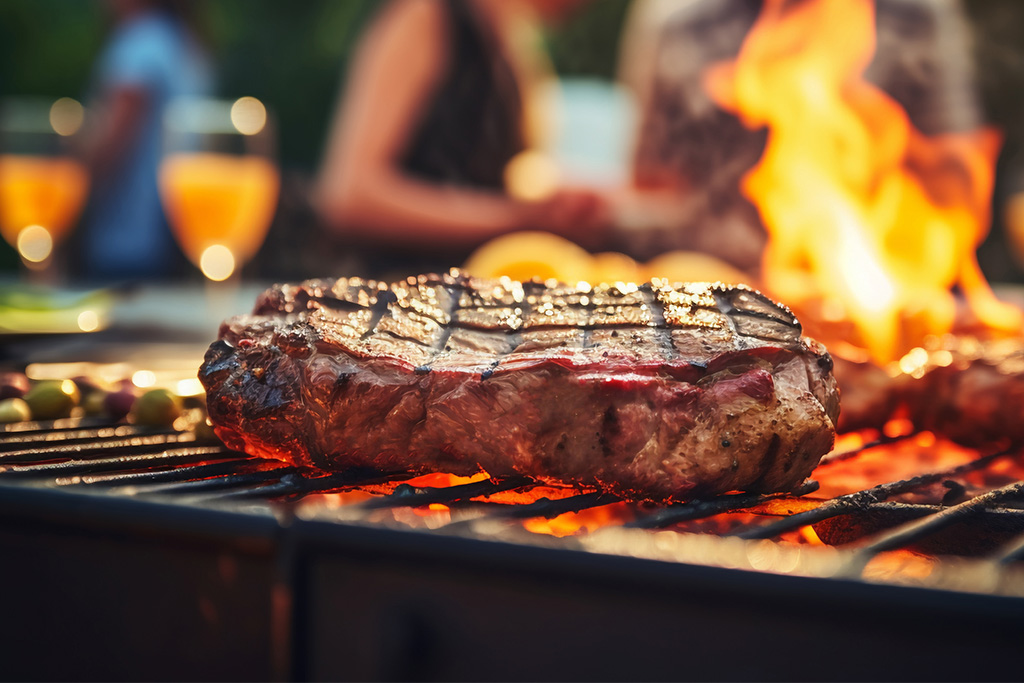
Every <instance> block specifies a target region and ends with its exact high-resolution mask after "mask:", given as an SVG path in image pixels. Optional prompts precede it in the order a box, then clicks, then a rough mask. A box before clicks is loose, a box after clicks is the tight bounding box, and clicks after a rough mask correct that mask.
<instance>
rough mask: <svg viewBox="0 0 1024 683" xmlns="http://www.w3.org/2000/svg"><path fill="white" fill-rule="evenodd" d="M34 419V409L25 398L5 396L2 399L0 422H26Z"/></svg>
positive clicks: (0, 402) (0, 403)
mask: <svg viewBox="0 0 1024 683" xmlns="http://www.w3.org/2000/svg"><path fill="white" fill-rule="evenodd" d="M31 419H32V409H31V408H29V407H28V404H27V403H25V400H24V399H20V398H5V399H4V400H2V401H0V423H7V422H24V421H25V420H31Z"/></svg>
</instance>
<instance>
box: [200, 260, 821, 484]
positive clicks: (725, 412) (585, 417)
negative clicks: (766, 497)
mask: <svg viewBox="0 0 1024 683" xmlns="http://www.w3.org/2000/svg"><path fill="white" fill-rule="evenodd" d="M831 368H832V360H831V358H830V357H829V355H828V353H827V352H826V351H825V349H824V348H823V347H822V346H820V345H819V344H817V343H816V342H813V341H811V340H808V339H802V338H801V336H800V325H799V323H798V322H797V321H796V319H795V318H794V317H793V315H792V313H790V311H789V310H788V309H786V308H785V307H783V306H780V305H779V304H776V303H773V302H772V301H770V300H769V299H767V298H766V297H764V296H763V295H761V294H760V293H758V292H756V291H754V290H751V289H749V288H747V287H743V286H727V285H722V284H708V283H696V284H682V285H675V286H670V285H669V284H668V283H667V282H666V281H661V280H654V281H653V282H652V283H647V284H643V285H635V284H627V283H616V284H613V285H599V286H594V287H592V286H590V285H588V284H587V283H579V284H578V285H565V284H558V283H555V282H553V281H548V282H545V283H542V282H539V281H533V282H525V283H520V282H516V281H513V280H509V279H507V278H502V279H497V280H484V279H476V278H471V277H468V276H466V275H464V274H462V273H460V272H458V271H455V270H453V271H452V272H451V273H449V274H445V275H421V276H419V277H414V278H409V279H407V280H403V281H399V282H396V283H391V284H388V283H383V282H375V281H372V280H362V279H357V278H351V279H337V280H310V281H307V282H304V283H302V284H298V285H277V286H275V287H273V288H271V289H269V290H268V291H266V292H264V293H263V294H262V295H260V297H259V298H258V300H257V303H256V307H255V309H254V311H253V313H252V315H246V316H239V317H235V318H232V319H230V320H228V321H226V322H225V323H224V324H223V325H222V326H221V330H220V339H219V340H218V341H216V342H214V343H213V345H212V346H211V347H210V349H209V351H208V352H207V354H206V358H205V361H204V363H203V366H202V368H201V369H200V375H199V376H200V379H201V380H202V382H203V384H204V386H205V387H206V391H207V400H208V405H209V415H210V418H211V421H212V422H213V424H214V427H215V429H216V431H217V434H218V435H219V436H220V437H221V438H222V439H223V440H224V442H225V443H226V444H227V445H229V446H231V447H233V448H237V449H240V450H241V449H244V450H245V451H246V452H247V453H250V454H252V455H256V456H261V457H268V458H277V459H280V460H284V461H286V462H289V463H291V464H293V465H296V466H301V467H314V468H320V469H325V470H337V469H340V468H355V467H369V468H375V469H378V470H383V471H406V472H417V473H419V472H428V471H441V472H448V473H452V474H458V475H471V474H476V473H479V472H480V471H485V472H487V473H488V474H489V475H490V476H492V477H500V476H509V475H525V476H528V477H532V478H535V479H538V480H542V481H545V482H552V483H563V484H564V483H569V484H574V485H580V486H588V487H599V488H601V489H604V490H609V491H613V492H616V493H618V494H620V495H622V496H624V497H627V498H630V499H651V500H669V499H679V498H683V497H688V496H696V495H707V494H714V493H721V492H725V491H730V490H748V491H786V490H792V489H794V488H796V487H797V486H799V485H800V484H801V483H802V482H803V481H804V479H805V477H807V475H808V474H809V473H810V472H811V470H813V469H814V467H815V465H816V464H817V463H818V461H819V459H820V458H821V456H822V455H823V454H825V453H826V452H828V451H829V450H830V448H831V447H832V443H833V440H834V435H835V431H834V424H835V422H836V419H837V416H838V411H839V401H838V394H837V391H836V385H835V380H834V379H833V378H832V375H831Z"/></svg>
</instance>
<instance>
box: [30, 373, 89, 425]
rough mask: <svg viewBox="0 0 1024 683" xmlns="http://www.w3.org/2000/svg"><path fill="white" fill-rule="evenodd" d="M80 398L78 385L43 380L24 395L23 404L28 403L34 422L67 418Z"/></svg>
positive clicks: (66, 381)
mask: <svg viewBox="0 0 1024 683" xmlns="http://www.w3.org/2000/svg"><path fill="white" fill-rule="evenodd" d="M81 398H82V395H81V393H80V392H79V391H78V385H76V384H75V383H74V382H72V381H71V380H69V379H63V380H62V379H49V380H44V381H42V382H39V383H38V384H36V385H35V386H34V387H32V388H31V389H29V391H28V393H27V394H25V402H26V403H28V407H29V408H30V409H31V410H32V417H33V418H34V419H36V420H55V419H57V418H60V417H67V416H68V415H70V414H71V410H72V408H74V407H75V406H77V405H78V402H79V401H80V400H81Z"/></svg>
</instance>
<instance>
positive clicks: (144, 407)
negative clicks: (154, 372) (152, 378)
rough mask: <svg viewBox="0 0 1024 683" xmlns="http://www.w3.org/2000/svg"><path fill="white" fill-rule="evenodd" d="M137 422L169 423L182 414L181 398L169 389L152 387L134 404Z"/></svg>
mask: <svg viewBox="0 0 1024 683" xmlns="http://www.w3.org/2000/svg"><path fill="white" fill-rule="evenodd" d="M132 415H133V416H134V418H135V424H140V425H147V426H150V427H158V426H164V425H169V424H171V423H172V422H174V421H175V420H176V419H177V418H178V416H180V415H181V398H180V397H178V396H176V395H174V394H172V393H171V392H170V391H168V390H167V389H150V390H149V391H147V392H146V393H144V394H143V395H142V396H139V398H138V399H136V400H135V405H133V406H132Z"/></svg>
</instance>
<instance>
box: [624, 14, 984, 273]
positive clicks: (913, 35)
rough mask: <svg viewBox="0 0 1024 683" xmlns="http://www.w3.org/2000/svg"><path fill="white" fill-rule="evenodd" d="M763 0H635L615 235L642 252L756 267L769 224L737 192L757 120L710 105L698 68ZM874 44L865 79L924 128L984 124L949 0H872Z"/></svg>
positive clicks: (758, 142)
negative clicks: (689, 254) (630, 138)
mask: <svg viewBox="0 0 1024 683" xmlns="http://www.w3.org/2000/svg"><path fill="white" fill-rule="evenodd" d="M761 8H762V2H761V0H634V2H633V4H632V6H631V9H630V14H629V16H628V18H627V22H626V26H625V29H624V33H623V39H622V43H621V50H620V65H619V78H620V80H621V82H622V83H623V84H624V85H625V86H626V87H627V88H628V89H629V90H630V91H631V92H632V93H633V94H634V96H635V97H636V100H637V103H638V108H639V110H640V115H639V119H640V121H639V130H638V135H637V144H636V147H635V151H634V158H633V173H632V176H633V177H632V184H633V186H634V190H635V193H634V196H633V199H632V201H631V202H630V203H629V204H628V205H627V206H626V207H625V208H624V209H623V211H622V212H621V216H622V218H621V221H620V223H621V225H620V233H621V235H620V238H621V239H623V240H628V241H630V242H631V243H632V244H633V245H634V248H635V249H636V250H638V251H640V252H641V254H640V255H641V256H651V255H654V254H656V253H658V252H659V251H664V250H667V249H689V250H694V251H701V252H705V253H709V254H712V255H714V256H717V257H719V258H721V259H724V260H725V261H727V262H729V263H731V264H732V265H734V266H737V267H739V268H741V269H743V270H745V271H747V272H750V273H756V272H757V270H758V269H759V264H760V259H761V255H762V252H763V249H764V247H765V245H766V243H767V234H766V232H765V229H764V227H763V224H762V223H761V219H760V216H759V214H758V212H757V209H756V208H755V207H754V206H753V205H752V204H751V203H750V201H749V200H748V199H747V198H746V197H745V196H744V195H743V193H742V191H741V189H740V185H741V180H742V178H743V176H744V175H745V174H746V173H747V172H748V171H749V170H750V169H751V168H753V166H754V165H755V164H756V163H757V162H758V160H759V159H760V157H761V154H762V152H763V151H764V147H765V142H766V140H767V131H766V130H765V129H759V130H751V129H748V128H746V127H744V125H743V124H742V123H741V122H740V120H739V118H738V117H737V116H736V115H735V114H733V113H731V112H727V111H725V110H723V109H722V108H721V107H719V106H718V105H717V104H716V103H715V102H714V101H713V100H712V99H711V97H710V95H709V94H708V93H707V91H706V90H705V88H704V84H703V77H704V74H705V72H706V70H707V69H708V67H710V66H711V65H712V64H715V63H718V62H723V61H729V60H732V59H734V58H735V57H736V56H737V54H738V53H739V50H740V47H741V45H742V44H743V41H744V39H745V38H746V36H747V34H748V32H749V31H750V28H751V27H752V26H753V25H754V23H755V21H756V20H757V18H758V16H759V14H760V12H761ZM876 12H877V15H876V30H877V46H876V52H875V57H874V59H873V60H872V62H871V64H870V65H869V66H868V69H867V71H866V72H865V77H866V78H867V79H868V80H869V81H871V82H873V83H874V84H875V85H877V86H878V87H880V88H882V89H883V90H884V91H885V92H887V93H888V94H889V95H890V96H891V97H893V99H895V100H896V101H897V102H899V103H900V104H901V105H902V106H903V107H904V109H905V110H906V111H907V114H908V116H909V117H910V119H911V121H912V122H913V123H914V125H915V126H916V127H917V128H918V129H920V130H921V131H922V132H924V133H925V134H927V135H937V134H940V133H946V132H957V131H959V132H962V131H967V130H971V129H975V128H978V127H979V126H980V125H981V123H982V117H981V110H980V105H979V103H978V98H977V93H976V91H975V88H974V85H973V83H972V81H971V74H970V69H969V67H968V65H969V54H970V50H969V41H968V38H967V35H966V26H965V24H964V22H963V16H962V13H961V11H960V7H959V5H958V3H957V2H955V1H954V2H942V1H939V0H877V2H876Z"/></svg>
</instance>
